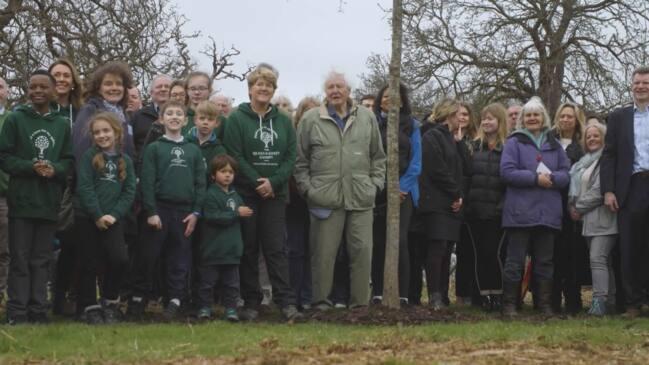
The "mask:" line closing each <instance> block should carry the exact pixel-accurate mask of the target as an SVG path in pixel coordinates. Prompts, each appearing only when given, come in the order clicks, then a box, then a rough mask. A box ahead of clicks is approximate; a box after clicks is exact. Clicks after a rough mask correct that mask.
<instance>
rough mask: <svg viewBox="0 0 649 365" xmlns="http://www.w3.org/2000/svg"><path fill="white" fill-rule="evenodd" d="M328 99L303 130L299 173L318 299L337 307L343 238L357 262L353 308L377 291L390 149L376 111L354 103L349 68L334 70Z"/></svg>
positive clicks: (299, 134) (304, 123)
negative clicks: (376, 222)
mask: <svg viewBox="0 0 649 365" xmlns="http://www.w3.org/2000/svg"><path fill="white" fill-rule="evenodd" d="M324 89H325V90H324V91H325V95H326V98H325V103H324V104H323V105H322V106H321V107H319V108H314V109H311V110H309V111H308V112H306V114H304V117H303V118H302V121H301V122H300V124H299V126H298V130H297V156H298V157H297V162H296V164H295V174H294V175H295V179H296V182H297V186H298V190H299V191H300V193H301V194H302V195H303V196H304V197H305V199H306V201H307V203H308V206H309V210H310V212H311V228H310V248H311V267H312V275H313V304H314V305H315V306H316V308H318V309H320V310H325V309H328V308H330V307H331V303H330V302H329V300H328V299H327V297H328V296H329V293H330V292H331V288H332V285H333V274H334V263H335V261H336V254H337V252H338V248H339V247H340V244H341V242H342V240H343V234H344V238H345V242H346V249H347V252H348V254H349V261H350V279H351V297H350V307H357V306H363V305H367V304H368V302H369V295H370V288H369V282H370V271H371V259H372V223H373V214H372V212H373V208H374V198H375V196H376V193H377V192H378V191H380V190H381V189H383V185H384V179H385V161H386V158H385V153H384V152H383V146H382V142H381V136H380V132H379V129H378V124H377V122H376V118H375V117H374V114H373V113H372V112H371V111H370V110H368V109H367V108H359V107H358V106H356V105H354V104H353V102H352V100H351V99H350V97H349V95H350V93H351V90H350V86H349V83H348V82H347V80H346V79H345V76H344V75H343V74H340V73H337V72H332V73H330V74H329V75H328V76H327V78H326V81H325V84H324Z"/></svg>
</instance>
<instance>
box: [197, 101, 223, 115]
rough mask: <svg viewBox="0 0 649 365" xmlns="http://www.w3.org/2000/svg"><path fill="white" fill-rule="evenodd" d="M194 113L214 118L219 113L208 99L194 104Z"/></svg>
mask: <svg viewBox="0 0 649 365" xmlns="http://www.w3.org/2000/svg"><path fill="white" fill-rule="evenodd" d="M194 111H195V112H196V115H198V114H201V115H204V116H206V117H207V118H209V119H216V118H218V116H219V115H220V114H221V113H220V112H219V108H218V107H217V106H216V104H214V103H213V102H211V101H209V100H203V101H201V102H200V103H198V105H197V106H196V110H194Z"/></svg>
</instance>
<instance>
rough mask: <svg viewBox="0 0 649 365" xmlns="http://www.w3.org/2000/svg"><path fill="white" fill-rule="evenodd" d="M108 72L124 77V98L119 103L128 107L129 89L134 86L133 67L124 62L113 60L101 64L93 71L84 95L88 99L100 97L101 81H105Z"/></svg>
mask: <svg viewBox="0 0 649 365" xmlns="http://www.w3.org/2000/svg"><path fill="white" fill-rule="evenodd" d="M108 74H111V75H115V76H118V77H119V78H121V79H122V84H123V86H124V95H123V96H122V100H120V101H119V105H120V106H122V107H123V108H126V104H127V102H128V89H130V88H131V87H133V75H132V74H131V69H130V68H129V67H128V65H127V64H126V63H124V62H118V61H111V62H108V63H105V64H104V65H102V66H99V68H97V69H96V70H95V72H93V74H92V77H91V78H90V81H89V82H88V85H87V88H86V93H85V95H84V97H85V98H86V99H87V98H88V97H95V98H100V97H101V95H100V94H99V90H100V89H101V83H102V82H103V81H104V77H106V75H108Z"/></svg>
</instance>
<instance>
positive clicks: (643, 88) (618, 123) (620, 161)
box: [600, 67, 649, 317]
mask: <svg viewBox="0 0 649 365" xmlns="http://www.w3.org/2000/svg"><path fill="white" fill-rule="evenodd" d="M631 91H632V92H633V101H634V103H633V105H629V106H625V107H622V108H620V109H617V110H615V111H613V112H612V113H611V114H610V115H609V117H608V132H607V134H606V146H605V147H604V152H603V153H602V159H601V173H600V179H601V181H600V182H601V189H602V193H604V204H606V206H607V207H608V208H609V209H610V210H611V211H613V212H619V214H618V226H619V232H620V253H621V258H622V265H621V271H622V285H623V289H624V294H625V296H626V306H627V316H629V317H635V316H637V315H638V314H640V309H639V308H640V305H641V304H642V299H643V291H642V289H643V284H644V282H645V280H646V272H647V270H646V269H645V267H646V265H647V264H646V261H645V260H644V259H645V258H646V257H647V254H648V253H649V67H640V68H637V69H636V70H635V71H634V72H633V84H632V87H631Z"/></svg>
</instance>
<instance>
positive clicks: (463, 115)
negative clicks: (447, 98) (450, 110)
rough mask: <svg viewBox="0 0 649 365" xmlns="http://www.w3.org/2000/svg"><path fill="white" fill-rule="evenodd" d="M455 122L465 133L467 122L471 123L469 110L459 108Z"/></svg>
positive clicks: (462, 107)
mask: <svg viewBox="0 0 649 365" xmlns="http://www.w3.org/2000/svg"><path fill="white" fill-rule="evenodd" d="M457 122H458V123H459V127H460V128H462V130H463V131H465V130H466V128H467V127H468V126H469V122H471V116H470V115H469V110H468V109H467V108H466V107H464V106H460V108H459V109H458V111H457Z"/></svg>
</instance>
